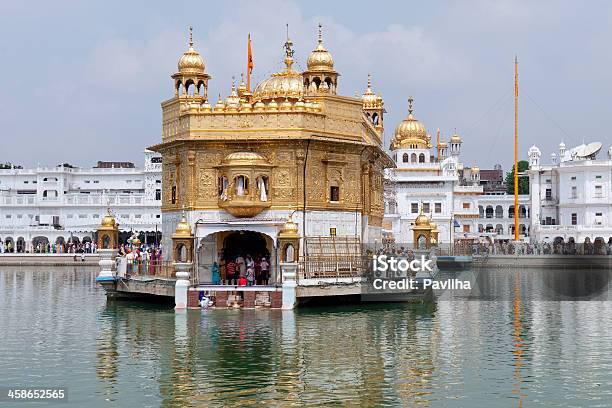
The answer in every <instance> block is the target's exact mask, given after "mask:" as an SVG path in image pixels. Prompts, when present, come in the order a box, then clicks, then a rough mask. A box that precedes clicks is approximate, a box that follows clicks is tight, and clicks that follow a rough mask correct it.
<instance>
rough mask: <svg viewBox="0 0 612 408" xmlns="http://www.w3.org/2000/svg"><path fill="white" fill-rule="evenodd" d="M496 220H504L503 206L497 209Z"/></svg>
mask: <svg viewBox="0 0 612 408" xmlns="http://www.w3.org/2000/svg"><path fill="white" fill-rule="evenodd" d="M495 218H504V210H503V208H502V206H501V205H498V206H496V207H495Z"/></svg>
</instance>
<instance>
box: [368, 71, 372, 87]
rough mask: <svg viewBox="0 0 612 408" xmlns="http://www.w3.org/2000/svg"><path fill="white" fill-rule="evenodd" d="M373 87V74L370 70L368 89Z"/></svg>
mask: <svg viewBox="0 0 612 408" xmlns="http://www.w3.org/2000/svg"><path fill="white" fill-rule="evenodd" d="M370 88H372V74H370V73H369V72H368V89H370Z"/></svg>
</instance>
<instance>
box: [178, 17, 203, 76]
mask: <svg viewBox="0 0 612 408" xmlns="http://www.w3.org/2000/svg"><path fill="white" fill-rule="evenodd" d="M178 70H179V73H181V74H200V75H204V73H205V72H204V71H205V66H204V59H202V56H200V54H199V53H198V52H197V51H196V50H195V49H194V48H193V30H192V28H191V27H189V48H188V49H187V51H185V53H183V55H181V58H180V59H179V62H178Z"/></svg>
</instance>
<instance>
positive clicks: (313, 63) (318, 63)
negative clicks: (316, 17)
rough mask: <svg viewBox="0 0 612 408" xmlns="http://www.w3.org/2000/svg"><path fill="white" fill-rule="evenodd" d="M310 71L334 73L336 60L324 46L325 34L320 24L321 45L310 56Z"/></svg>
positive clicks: (308, 65) (308, 63)
mask: <svg viewBox="0 0 612 408" xmlns="http://www.w3.org/2000/svg"><path fill="white" fill-rule="evenodd" d="M306 66H307V67H308V71H333V70H334V59H333V58H332V55H331V53H330V52H329V51H327V50H326V49H325V46H324V45H323V34H322V33H321V24H319V43H318V44H317V48H315V49H314V50H313V51H312V52H311V53H310V55H309V56H308V61H307V62H306Z"/></svg>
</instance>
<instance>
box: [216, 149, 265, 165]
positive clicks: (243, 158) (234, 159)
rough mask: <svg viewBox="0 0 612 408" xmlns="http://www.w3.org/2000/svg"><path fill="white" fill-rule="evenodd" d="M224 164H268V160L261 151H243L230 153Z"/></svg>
mask: <svg viewBox="0 0 612 408" xmlns="http://www.w3.org/2000/svg"><path fill="white" fill-rule="evenodd" d="M223 164H224V165H227V166H236V165H254V164H255V165H257V164H260V165H261V164H264V165H268V161H267V160H266V159H265V157H263V156H262V155H260V154H259V153H255V152H250V151H243V152H234V153H230V154H228V155H227V156H225V158H224V159H223Z"/></svg>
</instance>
